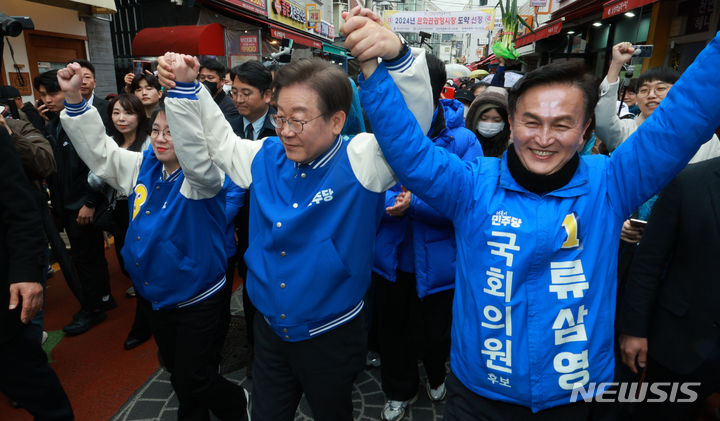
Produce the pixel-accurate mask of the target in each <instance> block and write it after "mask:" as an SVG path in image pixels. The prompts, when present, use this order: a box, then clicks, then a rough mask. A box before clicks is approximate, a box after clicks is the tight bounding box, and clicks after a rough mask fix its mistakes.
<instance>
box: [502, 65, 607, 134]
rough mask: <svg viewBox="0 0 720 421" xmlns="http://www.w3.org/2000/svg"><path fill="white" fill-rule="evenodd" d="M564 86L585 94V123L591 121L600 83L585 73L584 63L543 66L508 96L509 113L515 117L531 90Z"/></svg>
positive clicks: (519, 83)
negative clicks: (574, 88)
mask: <svg viewBox="0 0 720 421" xmlns="http://www.w3.org/2000/svg"><path fill="white" fill-rule="evenodd" d="M555 84H564V85H570V86H574V87H576V88H578V89H580V91H581V92H582V94H583V103H584V105H585V119H584V122H588V121H590V119H591V118H592V116H593V115H594V114H595V105H597V102H598V99H599V94H598V81H597V79H596V78H595V77H594V76H592V75H590V74H589V73H587V72H586V71H585V65H584V64H583V63H575V62H562V63H551V64H548V65H546V66H542V67H540V68H538V69H535V70H533V71H532V72H530V73H528V74H526V75H525V76H523V77H522V79H520V80H519V81H518V82H517V83H516V84H515V85H514V86H513V87H512V88H511V89H510V93H509V95H508V111H509V112H510V113H509V114H510V116H514V115H515V108H516V106H517V103H518V101H519V100H520V97H522V96H523V95H524V94H525V93H526V92H527V91H528V90H529V89H531V88H535V87H537V86H543V85H555Z"/></svg>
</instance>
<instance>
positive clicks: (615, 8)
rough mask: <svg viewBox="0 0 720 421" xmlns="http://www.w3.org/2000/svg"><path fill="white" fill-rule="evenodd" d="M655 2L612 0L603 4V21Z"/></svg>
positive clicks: (646, 0)
mask: <svg viewBox="0 0 720 421" xmlns="http://www.w3.org/2000/svg"><path fill="white" fill-rule="evenodd" d="M656 1H657V0H612V1H609V2H607V3H605V4H603V16H602V17H603V19H607V18H610V17H613V16H616V15H619V14H620V13H625V12H627V11H628V10H633V9H637V8H638V7H643V6H645V5H648V4H652V3H655V2H656Z"/></svg>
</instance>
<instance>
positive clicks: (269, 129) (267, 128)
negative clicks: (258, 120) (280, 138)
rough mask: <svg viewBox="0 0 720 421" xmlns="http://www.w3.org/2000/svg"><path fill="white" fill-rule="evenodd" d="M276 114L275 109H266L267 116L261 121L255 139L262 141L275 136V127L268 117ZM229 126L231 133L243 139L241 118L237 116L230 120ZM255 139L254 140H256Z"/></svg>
mask: <svg viewBox="0 0 720 421" xmlns="http://www.w3.org/2000/svg"><path fill="white" fill-rule="evenodd" d="M275 113H277V111H275V108H273V107H272V106H270V107H269V108H268V112H267V114H265V120H264V121H263V126H262V129H261V130H260V134H259V135H258V137H257V139H262V138H264V137H268V136H277V132H276V131H275V126H273V125H272V123H271V122H270V118H269V117H270V116H271V115H272V114H275ZM230 126H231V127H232V129H233V132H235V134H236V135H238V136H240V137H245V126H244V123H243V116H241V115H238V116H237V117H235V118H233V119H232V120H230ZM257 139H255V140H257Z"/></svg>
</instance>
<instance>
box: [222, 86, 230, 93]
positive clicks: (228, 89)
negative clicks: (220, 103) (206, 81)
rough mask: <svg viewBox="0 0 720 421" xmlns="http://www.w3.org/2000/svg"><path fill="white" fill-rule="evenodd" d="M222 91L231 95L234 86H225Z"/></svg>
mask: <svg viewBox="0 0 720 421" xmlns="http://www.w3.org/2000/svg"><path fill="white" fill-rule="evenodd" d="M222 90H223V91H225V93H226V94H229V93H230V91H231V90H232V85H228V84H224V85H223V87H222Z"/></svg>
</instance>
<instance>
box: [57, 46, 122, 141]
mask: <svg viewBox="0 0 720 421" xmlns="http://www.w3.org/2000/svg"><path fill="white" fill-rule="evenodd" d="M70 63H77V64H79V65H80V69H82V81H83V82H82V87H80V94H81V95H82V96H83V98H84V99H85V101H87V103H88V105H91V106H94V107H95V108H97V110H98V114H100V118H101V119H102V121H103V124H104V125H105V131H106V132H107V133H108V135H109V134H110V127H111V126H112V120H111V119H110V113H109V112H108V107H109V106H110V103H109V102H108V101H106V100H105V99H103V98H98V97H96V96H95V86H96V85H97V81H96V80H95V66H93V64H92V63H90V62H89V61H87V60H81V59H78V60H71V61H70V62H69V63H68V64H70Z"/></svg>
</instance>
